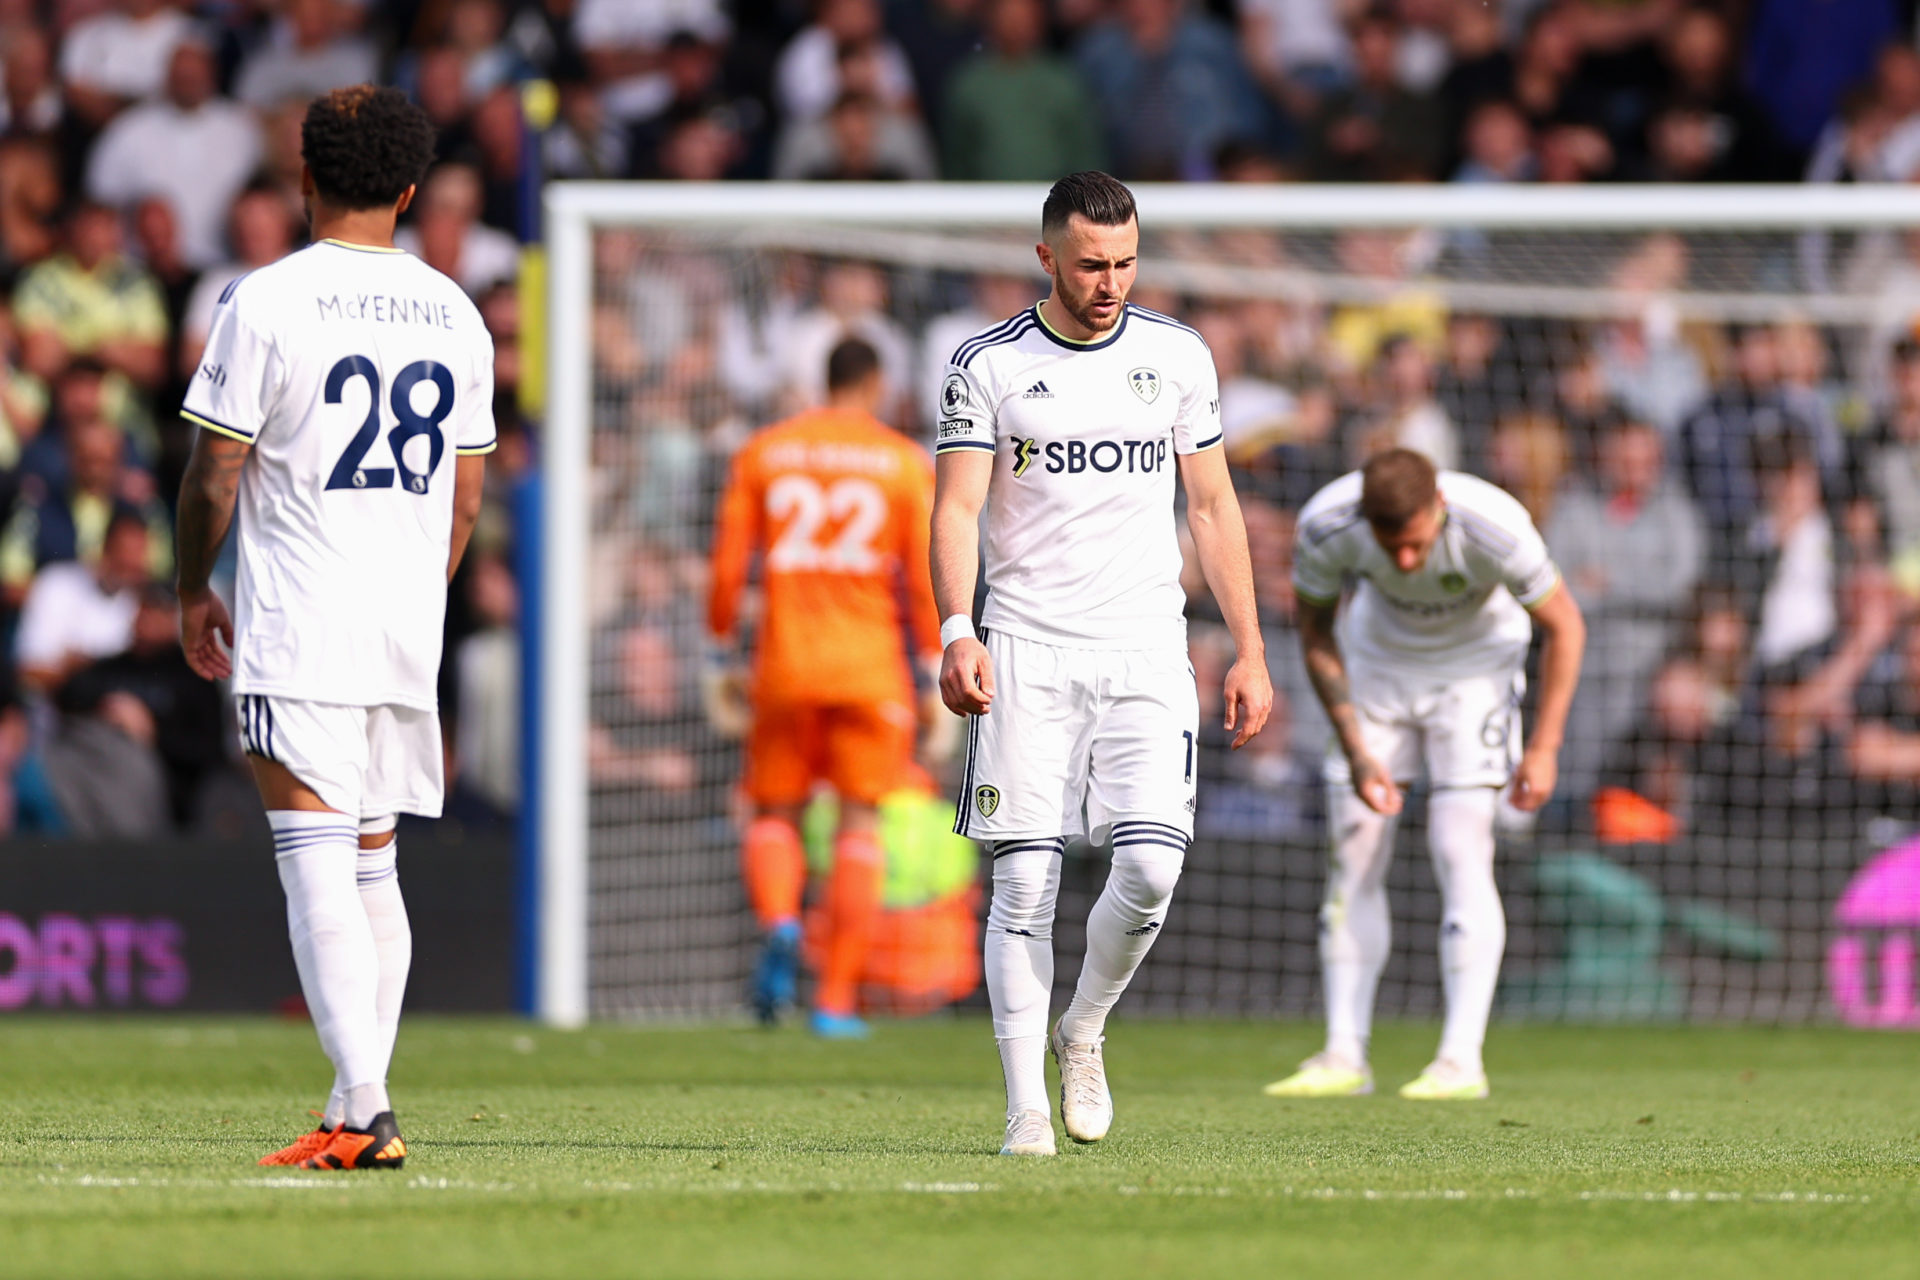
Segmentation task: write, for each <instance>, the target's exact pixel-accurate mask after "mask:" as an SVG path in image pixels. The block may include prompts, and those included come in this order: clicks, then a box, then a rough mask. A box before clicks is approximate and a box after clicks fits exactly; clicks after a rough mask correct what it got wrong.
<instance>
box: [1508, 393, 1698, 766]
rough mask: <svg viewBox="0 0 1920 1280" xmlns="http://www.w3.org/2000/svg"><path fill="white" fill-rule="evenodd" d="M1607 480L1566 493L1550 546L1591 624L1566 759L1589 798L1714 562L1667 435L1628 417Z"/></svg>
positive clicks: (1602, 445) (1610, 454)
mask: <svg viewBox="0 0 1920 1280" xmlns="http://www.w3.org/2000/svg"><path fill="white" fill-rule="evenodd" d="M1599 457H1600V465H1599V483H1598V484H1595V485H1591V486H1589V485H1579V486H1576V487H1575V488H1573V489H1571V490H1570V491H1569V492H1567V493H1565V494H1563V495H1561V497H1560V500H1559V501H1558V502H1557V503H1556V504H1555V505H1554V510H1553V518H1552V520H1551V521H1550V522H1549V523H1548V524H1547V526H1546V530H1545V533H1546V538H1547V547H1548V549H1549V550H1551V551H1552V552H1553V560H1554V563H1555V564H1557V565H1559V566H1560V572H1561V573H1562V574H1563V575H1565V578H1566V584H1567V586H1568V588H1569V589H1570V590H1572V592H1573V597H1574V599H1575V600H1576V601H1578V602H1579V605H1580V612H1581V613H1582V614H1584V615H1585V616H1586V619H1587V659H1586V662H1585V664H1584V665H1583V666H1582V667H1581V670H1580V689H1579V691H1578V692H1577V693H1575V695H1574V704H1573V712H1572V718H1573V721H1574V723H1576V724H1578V725H1580V726H1581V727H1582V731H1581V732H1580V733H1578V734H1575V735H1573V736H1571V737H1570V738H1569V739H1568V741H1567V745H1566V750H1565V751H1564V752H1563V753H1562V756H1561V760H1560V778H1561V782H1562V784H1563V785H1565V786H1566V787H1567V789H1568V792H1569V794H1571V795H1575V796H1582V795H1586V794H1588V793H1589V792H1590V791H1591V790H1592V789H1593V787H1594V786H1595V785H1596V784H1597V783H1598V781H1599V776H1600V769H1601V765H1602V762H1603V761H1604V760H1605V759H1606V758H1607V757H1608V756H1609V755H1611V754H1612V752H1613V750H1614V747H1615V744H1616V743H1618V742H1619V741H1621V740H1622V739H1623V738H1624V737H1625V735H1626V732H1627V730H1628V729H1629V728H1631V727H1632V725H1633V722H1634V718H1635V715H1636V712H1637V709H1638V708H1639V707H1641V706H1642V705H1643V704H1644V702H1645V694H1646V689H1647V684H1648V681H1649V680H1650V679H1651V678H1652V676H1653V672H1654V670H1655V669H1656V668H1657V667H1658V666H1659V664H1660V661H1661V658H1662V657H1663V656H1664V655H1665V654H1666V653H1667V651H1668V649H1669V648H1670V646H1671V645H1672V643H1673V640H1674V629H1675V624H1676V622H1677V620H1678V619H1679V616H1680V613H1681V611H1682V610H1683V609H1684V608H1685V607H1686V605H1687V603H1688V602H1689V601H1690V600H1692V599H1693V594H1694V589H1695V588H1696V587H1697V586H1698V584H1699V581H1700V575H1701V571H1702V569H1703V567H1704V565H1705V557H1706V531H1705V529H1704V527H1703V526H1702V524H1701V521H1700V513H1699V512H1698V511H1696V510H1695V509H1694V506H1693V503H1692V502H1690V501H1689V500H1688V499H1687V497H1686V495H1685V494H1683V493H1681V492H1680V491H1679V490H1678V488H1676V487H1674V486H1672V485H1670V484H1669V483H1667V481H1666V478H1665V476H1666V471H1665V467H1666V460H1665V458H1664V456H1663V443H1662V440H1661V437H1660V432H1659V431H1658V429H1656V428H1655V427H1653V426H1652V425H1650V424H1648V423H1644V422H1635V421H1631V420H1629V421H1627V422H1625V423H1623V424H1621V425H1620V426H1618V427H1616V428H1614V429H1613V430H1612V431H1609V432H1608V433H1607V434H1606V435H1605V436H1603V437H1602V438H1601V439H1600V441H1599Z"/></svg>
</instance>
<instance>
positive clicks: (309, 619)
mask: <svg viewBox="0 0 1920 1280" xmlns="http://www.w3.org/2000/svg"><path fill="white" fill-rule="evenodd" d="M433 148H434V127H433V124H432V122H431V121H429V120H428V119H427V117H426V114H425V113H424V112H422V111H421V110H420V108H418V107H416V106H414V105H413V104H412V103H410V102H408V101H407V99H406V97H405V95H403V94H401V93H400V92H398V91H397V90H394V89H376V88H374V87H373V86H372V85H357V86H353V87H351V88H346V89H338V90H335V91H334V92H332V93H329V94H327V95H326V96H325V97H322V98H318V99H316V100H315V101H314V102H313V103H312V105H311V106H309V107H308V108H307V114H306V120H305V123H304V125H303V126H302V129H301V150H302V154H303V155H304V157H305V160H306V174H305V177H304V179H303V183H302V185H303V187H304V190H305V194H306V199H307V212H308V216H309V218H310V219H311V221H312V223H313V235H314V241H315V243H313V244H312V245H310V246H308V247H307V248H306V249H303V250H301V251H300V252H299V253H296V254H294V255H292V256H291V257H288V258H285V259H282V260H281V261H280V262H277V263H275V264H273V265H272V266H268V267H262V268H261V269H259V270H258V271H255V272H253V273H252V274H250V275H247V276H244V277H242V278H241V279H239V280H236V281H235V282H234V283H233V284H232V285H230V286H228V289H227V292H226V294H225V296H224V297H222V298H221V301H220V306H219V308H218V310H217V311H216V312H215V315H214V322H213V330H212V333H211V334H210V335H209V337H208V340H207V349H206V355H205V356H204V357H203V358H202V360H201V364H200V368H199V370H198V371H197V372H196V373H195V375H194V378H193V382H192V384H191V385H190V386H189V388H188V390H187V398H186V404H185V406H184V407H183V408H182V410H181V414H182V416H183V417H185V418H186V419H187V420H188V421H190V422H192V423H194V424H195V425H196V426H197V427H198V428H199V433H198V435H197V437H196V438H195V440H194V445H193V457H192V459H191V460H190V461H189V463H188V465H187V474H186V477H185V479H184V481H183V482H182V484H181V488H180V531H179V557H180V569H179V578H180V608H181V642H182V645H183V647H184V648H185V650H186V654H187V660H188V662H190V663H191V664H192V665H193V669H194V670H195V671H197V672H199V673H200V674H201V675H202V676H205V677H206V678H208V679H220V678H223V677H225V676H228V675H231V676H232V677H233V690H234V693H235V694H237V695H238V701H239V710H240V738H241V745H242V746H243V747H244V748H245V750H246V753H247V760H248V763H249V764H250V765H251V766H252V768H253V776H254V781H255V783H256V784H257V785H258V786H259V789H260V797H261V799H262V801H263V802H264V803H265V805H266V809H267V821H268V822H269V823H270V824H271V825H272V827H273V840H274V854H275V860H276V862H277V863H278V866H279V871H280V883H281V885H282V887H283V888H284V889H285V890H286V895H287V924H288V929H289V932H290V933H291V935H292V939H293V955H294V961H295V964H296V966H297V967H298V969H299V971H300V987H301V990H302V991H303V992H304V993H305V994H306V998H307V1007H308V1009H309V1010H311V1011H312V1014H313V1025H314V1029H315V1030H316V1031H317V1032H318V1033H319V1036H320V1045H321V1048H323V1049H325V1050H326V1054H327V1057H328V1058H330V1059H331V1060H332V1062H333V1068H334V1082H333V1091H332V1094H331V1095H330V1096H329V1097H328V1099H327V1105H326V1110H325V1112H324V1114H323V1117H322V1119H321V1122H320V1127H319V1128H317V1129H315V1130H314V1131H313V1132H311V1133H308V1134H306V1135H304V1136H302V1137H301V1138H300V1139H299V1140H298V1141H296V1142H295V1143H293V1145H291V1146H289V1147H287V1148H286V1149H284V1150H282V1151H278V1152H275V1153H274V1154H272V1155H270V1156H267V1157H266V1158H265V1159H263V1160H261V1162H260V1163H262V1164H292V1165H299V1166H301V1167H302V1168H308V1169H354V1168H358V1169H373V1168H388V1169H391V1168H398V1167H399V1166H400V1164H401V1161H402V1160H403V1159H404V1158H405V1156H406V1153H407V1148H406V1143H405V1142H404V1141H403V1140H402V1139H401V1137H400V1129H399V1126H398V1125H397V1124H396V1123H395V1122H394V1118H393V1111H392V1108H391V1107H390V1105H389V1103H388V1100H387V1083H386V1082H387V1064H388V1062H389V1060H390V1059H391V1058H392V1056H393V1043H394V1035H395V1033H396V1031H397V1029H398V1027H399V1022H400V1001H401V997H402V995H403V994H404V992H405V990H406V985H407V968H408V965H409V963H410V961H411V959H412V954H413V941H412V933H411V931H410V930H409V928H408V925H407V912H406V906H405V904H404V903H403V902H402V901H401V897H400V882H399V880H398V879H397V878H396V871H395V865H396V864H395V859H396V848H395V843H394V825H395V821H396V815H398V814H401V813H417V814H421V815H423V816H425V817H438V816H439V814H440V801H441V791H442V786H443V779H442V776H441V775H442V759H443V757H442V748H441V740H440V715H439V704H438V701H437V699H436V695H435V687H434V686H435V679H436V676H437V673H438V671H439V668H440V635H441V626H442V620H443V618H444V615H445V612H446V601H447V582H448V580H449V579H451V578H452V576H453V571H454V569H455V568H456V567H457V566H458V565H459V563H460V556H461V553H462V552H463V551H464V550H465V549H466V545H467V536H468V535H469V534H470V533H471V532H472V531H473V522H474V519H475V517H476V516H478V514H479V510H480V488H481V484H482V482H483V481H484V479H485V476H486V459H485V458H484V457H483V456H482V455H484V454H486V453H488V452H490V451H491V450H492V449H493V447H494V437H493V343H492V340H491V338H489V336H488V334H487V330H486V327H485V325H483V324H482V323H481V320H480V315H479V312H478V311H477V310H476V309H475V308H474V306H473V304H472V303H471V302H469V301H468V300H467V296H466V294H465V293H463V292H462V291H461V289H460V286H459V285H457V284H455V283H454V282H453V281H452V280H449V279H448V278H447V277H445V276H443V275H441V274H440V273H439V272H437V271H435V270H433V269H432V268H431V267H429V266H427V265H426V264H425V263H423V262H421V261H420V260H419V259H418V258H414V257H412V256H410V255H408V254H405V253H402V252H401V251H400V250H398V249H396V248H394V246H393V226H394V219H395V218H396V217H398V216H399V214H400V213H401V211H402V210H404V209H405V208H406V207H407V204H408V202H409V201H411V200H412V198H413V192H414V184H415V183H416V182H418V181H419V179H420V176H421V175H422V174H423V173H424V172H425V171H426V167H427V165H428V164H429V163H430V162H431V161H432V159H433ZM236 503H237V505H238V508H239V511H238V514H239V533H238V537H239V552H240V574H239V580H238V582H237V583H236V584H235V589H234V610H233V617H232V619H231V620H229V617H228V614H227V609H226V606H225V605H224V604H223V603H222V602H221V601H220V599H219V597H218V596H216V595H214V594H213V592H212V591H211V590H210V589H209V587H208V578H209V575H210V574H211V573H212V570H213V563H214V559H215V557H216V556H217V555H218V554H219V550H220V544H221V542H222V541H223V540H224V539H225V537H226V534H227V530H228V528H229V526H230V525H232V524H233V522H234V517H235V506H236ZM229 649H230V650H231V657H229Z"/></svg>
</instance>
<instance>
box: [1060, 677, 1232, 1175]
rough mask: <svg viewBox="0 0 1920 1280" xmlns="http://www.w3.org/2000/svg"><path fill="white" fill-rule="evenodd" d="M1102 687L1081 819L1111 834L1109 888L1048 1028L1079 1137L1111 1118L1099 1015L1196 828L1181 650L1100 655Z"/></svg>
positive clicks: (1139, 947) (1189, 703) (1191, 692)
mask: <svg viewBox="0 0 1920 1280" xmlns="http://www.w3.org/2000/svg"><path fill="white" fill-rule="evenodd" d="M1099 661H1100V663H1101V665H1104V666H1106V667H1107V669H1108V670H1107V673H1106V674H1107V679H1106V680H1105V681H1104V682H1103V683H1104V685H1105V692H1106V694H1107V696H1106V697H1104V698H1102V699H1101V700H1100V702H1099V703H1098V704H1097V706H1096V719H1095V722H1094V725H1093V737H1092V744H1091V752H1090V761H1089V769H1088V794H1087V810H1088V819H1089V821H1090V822H1091V823H1092V824H1093V825H1094V826H1095V828H1096V830H1097V831H1098V830H1100V829H1105V830H1107V831H1110V832H1111V833H1112V840H1113V860H1112V864H1111V866H1110V868H1109V870H1108V872H1107V883H1106V887H1105V888H1103V889H1102V890H1101V892H1100V897H1099V898H1098V899H1097V900H1096V901H1095V902H1094V904H1093V910H1092V911H1091V912H1089V913H1088V915H1087V954H1086V959H1085V960H1084V961H1083V962H1082V964H1081V966H1080V979H1079V981H1078V982H1077V983H1076V984H1075V986H1074V992H1073V999H1072V1000H1071V1001H1070V1002H1069V1003H1068V1005H1067V1010H1066V1012H1065V1013H1064V1014H1062V1015H1061V1018H1060V1024H1059V1026H1058V1027H1057V1028H1056V1029H1055V1031H1054V1036H1053V1045H1052V1047H1053V1053H1054V1057H1055V1059H1056V1060H1057V1061H1058V1062H1059V1064H1060V1113H1061V1120H1062V1122H1063V1124H1064V1125H1065V1127H1066V1130H1067V1133H1068V1135H1069V1136H1070V1137H1072V1138H1073V1139H1074V1140H1075V1141H1078V1142H1097V1141H1099V1140H1100V1139H1101V1138H1103V1137H1105V1136H1106V1133H1107V1129H1108V1127H1109V1126H1110V1125H1111V1124H1112V1122H1113V1097H1112V1094H1111V1093H1110V1092H1109V1090H1108V1088H1107V1073H1106V1063H1105V1056H1104V1053H1103V1050H1102V1044H1103V1041H1104V1040H1105V1035H1106V1026H1107V1015H1108V1014H1109V1013H1111V1012H1112V1011H1113V1007H1114V1005H1116V1004H1117V1003H1119V1000H1120V997H1121V995H1122V994H1124V993H1125V991H1126V989H1127V986H1128V984H1130V983H1131V982H1132V981H1133V975H1134V973H1135V971H1136V970H1138V969H1139V967H1140V962H1141V961H1143V960H1145V959H1146V956H1147V952H1148V951H1149V950H1151V949H1152V947H1153V943H1154V939H1156V938H1158V937H1159V936H1160V931H1161V928H1162V926H1163V925H1165V923H1166V918H1167V908H1168V906H1169V905H1170V904H1171V903H1172V901H1173V890H1174V885H1175V884H1176V883H1178V881H1179V879H1180V869H1181V867H1182V865H1183V864H1184V863H1185V861H1186V854H1187V845H1188V843H1189V842H1190V841H1191V839H1192V835H1193V799H1194V794H1195V790H1194V789H1195V773H1196V768H1195V766H1196V745H1195V742H1196V738H1197V736H1198V732H1199V725H1200V710H1199V700H1198V695H1197V692H1196V690H1195V689H1194V684H1193V668H1192V667H1191V666H1190V665H1189V663H1188V661H1187V657H1186V654H1185V653H1184V652H1180V651H1172V652H1168V653H1124V652H1123V653H1113V654H1102V655H1099Z"/></svg>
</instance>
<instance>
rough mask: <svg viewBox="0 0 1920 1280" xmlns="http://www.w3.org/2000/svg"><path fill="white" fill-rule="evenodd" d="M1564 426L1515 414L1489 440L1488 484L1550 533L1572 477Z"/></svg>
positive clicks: (1533, 415)
mask: <svg viewBox="0 0 1920 1280" xmlns="http://www.w3.org/2000/svg"><path fill="white" fill-rule="evenodd" d="M1567 436H1568V432H1567V428H1566V425H1565V424H1564V423H1562V422H1561V421H1560V420H1559V419H1557V418H1555V417H1553V416H1551V415H1550V414H1545V413H1537V412H1536V413H1515V414H1511V415H1509V416H1507V417H1505V418H1502V419H1501V420H1500V421H1499V422H1497V423H1495V424H1494V428H1493V432H1492V434H1491V435H1489V436H1488V437H1487V476H1486V478H1487V479H1489V480H1491V481H1493V482H1494V483H1495V484H1497V485H1499V486H1500V487H1501V488H1502V489H1505V490H1506V491H1507V492H1508V493H1510V494H1512V495H1513V496H1514V497H1515V498H1518V499H1519V500H1520V505H1521V506H1523V507H1525V508H1526V509H1527V514H1528V515H1529V516H1532V517H1533V523H1534V524H1535V525H1536V526H1537V527H1539V528H1542V529H1544V528H1546V527H1547V525H1548V524H1550V523H1551V522H1552V520H1553V509H1554V504H1555V501H1556V500H1557V499H1558V498H1559V496H1560V492H1561V490H1562V489H1564V488H1565V487H1566V483H1567V477H1568V475H1570V474H1571V473H1572V471H1573V446H1572V442H1571V441H1569V440H1568V438H1567Z"/></svg>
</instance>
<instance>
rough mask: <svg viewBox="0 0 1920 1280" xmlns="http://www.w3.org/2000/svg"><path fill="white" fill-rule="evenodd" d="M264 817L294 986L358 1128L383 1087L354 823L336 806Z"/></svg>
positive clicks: (373, 969) (382, 1105)
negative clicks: (281, 893)
mask: <svg viewBox="0 0 1920 1280" xmlns="http://www.w3.org/2000/svg"><path fill="white" fill-rule="evenodd" d="M267 822H268V824H269V825H271V826H272V828H273V844H274V860H275V863H276V864H277V865H278V867H279V871H280V885H281V887H282V888H283V889H284V890H285V891H286V895H287V932H288V935H289V937H290V938H291V940H292V942H293V959H294V965H295V967H296V968H298V969H299V971H300V989H301V991H302V992H303V993H304V994H305V996H306V999H307V1009H308V1011H309V1013H311V1014H312V1016H313V1027H314V1031H315V1032H316V1033H317V1034H318V1035H319V1037H320V1047H321V1048H322V1049H323V1050H324V1051H325V1052H326V1055H327V1057H328V1059H329V1060H331V1061H332V1063H333V1068H334V1078H335V1080H336V1083H337V1084H338V1085H339V1086H340V1087H341V1092H342V1094H343V1103H344V1105H343V1118H344V1119H345V1121H346V1123H347V1125H348V1126H349V1127H351V1128H355V1129H362V1128H365V1127H366V1126H367V1125H369V1124H371V1123H372V1122H373V1117H374V1116H376V1115H378V1114H379V1113H380V1112H382V1111H385V1110H387V1090H386V1085H385V1083H384V1081H385V1075H386V1064H385V1060H384V1057H383V1054H382V1044H383V1041H382V1038H381V1034H380V1022H379V1013H378V1005H377V1000H378V989H379V956H378V952H377V949H376V947H375V945H374V938H373V929H372V927H371V925H370V924H369V923H368V920H367V912H366V908H365V907H364V906H363V905H362V904H361V901H360V893H359V889H358V886H357V884H356V879H357V877H356V868H357V863H358V861H359V854H360V831H359V825H358V823H357V822H356V821H355V820H354V819H351V818H348V817H346V816H344V815H342V814H338V813H328V812H309V811H306V810H296V809H274V810H269V811H268V813H267ZM330 1105H331V1104H330ZM369 1108H370V1109H369Z"/></svg>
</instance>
